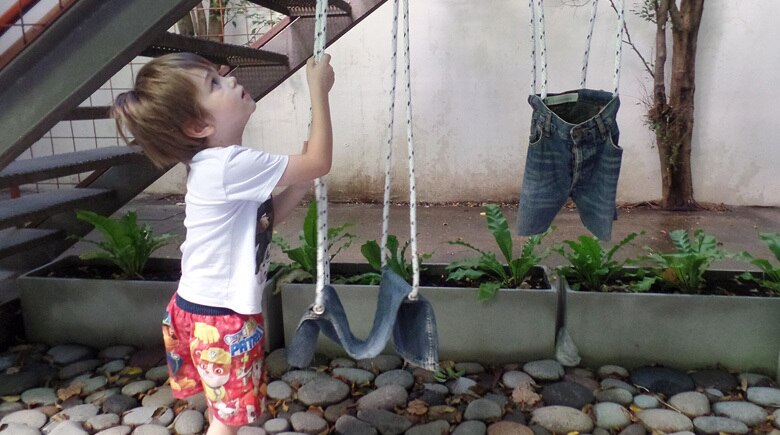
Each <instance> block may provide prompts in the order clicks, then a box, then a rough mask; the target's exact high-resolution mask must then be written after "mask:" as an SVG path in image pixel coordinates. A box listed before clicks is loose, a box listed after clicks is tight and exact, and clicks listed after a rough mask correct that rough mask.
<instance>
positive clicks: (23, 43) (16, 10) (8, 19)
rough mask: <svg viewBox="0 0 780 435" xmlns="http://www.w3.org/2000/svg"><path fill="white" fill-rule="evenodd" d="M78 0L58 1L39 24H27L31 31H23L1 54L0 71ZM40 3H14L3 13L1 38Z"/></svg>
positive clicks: (27, 0)
mask: <svg viewBox="0 0 780 435" xmlns="http://www.w3.org/2000/svg"><path fill="white" fill-rule="evenodd" d="M76 1H78V0H58V1H57V2H56V4H55V5H53V6H52V8H51V9H50V10H49V11H48V12H46V14H44V15H43V17H41V19H39V20H38V21H37V22H35V23H31V24H27V23H25V26H30V29H28V30H25V29H22V36H21V37H20V38H19V39H17V40H16V41H15V42H14V43H13V44H11V45H10V46H9V47H8V48H7V49H6V50H5V51H3V52H2V53H0V69H2V68H4V67H5V66H6V65H8V63H9V62H11V60H13V58H14V57H16V56H17V55H18V54H19V53H21V52H22V50H24V49H25V47H27V46H28V45H30V43H31V42H32V41H33V40H35V38H37V37H38V36H39V35H40V34H41V33H43V31H44V30H45V29H46V27H48V26H49V25H51V23H53V22H54V21H55V20H56V19H57V18H59V17H60V16H61V15H62V14H63V13H64V12H65V11H66V10H68V8H70V7H71V6H72V5H73V4H74V3H76ZM38 3H40V0H17V1H16V2H15V3H14V6H12V7H11V8H9V9H8V10H7V11H6V12H5V13H3V15H2V17H0V24H2V26H3V27H2V28H3V31H2V32H0V36H2V34H3V33H4V32H5V31H6V30H7V29H9V28H11V26H13V24H14V23H16V21H18V20H19V19H20V18H21V17H22V15H20V12H21V14H24V13H26V12H29V10H30V9H31V8H32V7H34V6H36V5H37V4H38Z"/></svg>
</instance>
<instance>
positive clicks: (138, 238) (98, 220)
mask: <svg viewBox="0 0 780 435" xmlns="http://www.w3.org/2000/svg"><path fill="white" fill-rule="evenodd" d="M76 218H77V219H79V220H82V221H85V222H89V223H90V224H92V226H94V227H95V229H96V230H98V231H99V232H100V233H101V234H102V235H103V240H101V241H98V242H95V241H92V240H87V239H83V238H82V239H81V240H82V241H84V242H87V243H92V244H94V245H96V246H97V247H98V248H100V250H99V251H94V252H89V253H86V254H82V255H81V256H80V258H81V259H82V260H93V259H101V260H108V261H110V262H112V263H114V264H115V265H116V266H117V267H119V268H120V269H121V270H122V278H130V277H136V278H141V279H143V275H142V273H143V270H144V267H145V266H146V262H147V261H148V260H149V257H150V256H151V255H152V253H153V252H154V251H156V250H158V249H160V248H161V247H163V246H165V245H167V244H168V243H169V240H170V238H171V237H172V236H171V235H170V234H163V235H160V236H154V235H153V234H152V227H151V226H149V225H146V224H144V225H139V224H138V219H137V216H136V213H135V212H134V211H128V212H127V213H125V215H124V216H122V217H120V218H111V217H106V216H101V215H99V214H97V213H94V212H91V211H88V210H78V211H76Z"/></svg>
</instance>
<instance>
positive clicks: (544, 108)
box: [528, 89, 620, 140]
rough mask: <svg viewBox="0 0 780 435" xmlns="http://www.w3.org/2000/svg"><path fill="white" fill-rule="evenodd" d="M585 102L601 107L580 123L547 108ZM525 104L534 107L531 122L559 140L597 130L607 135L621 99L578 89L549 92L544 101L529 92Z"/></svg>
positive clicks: (595, 91)
mask: <svg viewBox="0 0 780 435" xmlns="http://www.w3.org/2000/svg"><path fill="white" fill-rule="evenodd" d="M573 102H577V103H585V104H588V103H589V104H593V105H599V106H601V109H600V110H599V111H598V113H596V114H595V115H594V116H592V117H589V118H588V119H586V120H585V121H582V122H580V123H576V124H574V123H571V122H568V121H566V120H564V119H562V118H561V117H560V116H559V115H558V114H557V113H555V112H554V111H553V110H552V109H551V108H550V107H552V106H555V105H558V104H565V103H573ZM528 103H529V104H530V105H531V107H532V108H533V121H532V122H533V123H534V124H536V125H537V127H538V128H539V129H540V130H542V132H543V133H544V135H545V136H547V137H550V136H557V137H559V138H561V139H565V140H571V138H572V137H576V136H583V135H585V134H587V133H588V132H591V133H592V134H596V133H598V134H599V135H600V136H601V137H602V138H606V137H607V135H608V134H609V132H610V128H611V127H612V125H613V124H616V123H617V120H616V118H617V112H618V109H619V108H620V99H619V98H618V96H617V95H615V94H612V93H610V92H606V91H601V90H595V89H577V90H573V91H566V92H561V93H558V94H548V96H547V98H546V99H545V100H542V98H541V97H540V96H539V95H530V96H529V97H528Z"/></svg>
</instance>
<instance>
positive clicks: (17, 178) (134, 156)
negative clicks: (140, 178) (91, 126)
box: [0, 146, 144, 188]
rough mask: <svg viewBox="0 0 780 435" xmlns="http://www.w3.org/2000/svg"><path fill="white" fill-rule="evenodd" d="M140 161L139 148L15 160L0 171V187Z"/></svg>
mask: <svg viewBox="0 0 780 435" xmlns="http://www.w3.org/2000/svg"><path fill="white" fill-rule="evenodd" d="M143 158H144V157H143V155H142V154H141V149H140V148H139V147H134V146H133V147H130V146H115V147H102V148H95V149H91V150H84V151H76V152H72V153H66V154H56V155H53V156H46V157H36V158H33V159H27V160H16V161H14V162H12V163H11V164H9V165H8V166H6V167H5V168H3V170H1V171H0V188H3V187H8V186H19V185H22V184H27V183H35V182H38V181H42V180H49V179H52V178H56V177H62V176H65V175H71V174H78V173H81V172H88V171H92V170H95V169H101V168H107V167H109V166H114V165H120V164H127V163H132V162H135V161H138V160H139V159H143Z"/></svg>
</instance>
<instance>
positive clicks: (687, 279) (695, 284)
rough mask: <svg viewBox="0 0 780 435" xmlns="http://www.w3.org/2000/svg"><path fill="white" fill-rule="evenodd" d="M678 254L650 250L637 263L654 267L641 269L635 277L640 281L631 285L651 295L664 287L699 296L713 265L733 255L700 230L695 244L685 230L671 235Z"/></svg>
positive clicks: (696, 232)
mask: <svg viewBox="0 0 780 435" xmlns="http://www.w3.org/2000/svg"><path fill="white" fill-rule="evenodd" d="M669 236H670V238H671V239H672V244H673V245H674V248H675V252H671V253H665V252H658V251H655V250H653V249H650V248H647V247H646V248H645V249H646V250H647V251H648V254H647V255H644V256H642V257H640V258H639V259H637V262H644V261H646V262H649V263H651V264H652V266H650V267H642V268H640V269H639V270H638V271H637V273H636V274H635V277H636V278H638V281H637V282H635V283H633V284H631V289H632V290H635V291H648V290H650V288H651V287H652V286H653V285H654V284H656V283H661V284H662V285H663V286H664V287H665V288H668V289H673V290H679V291H680V292H682V293H699V292H700V291H701V290H702V289H703V288H704V284H705V281H704V271H705V270H707V269H708V268H709V267H710V265H711V264H712V263H713V262H715V261H717V260H721V259H723V258H725V257H727V256H729V254H727V253H726V252H725V251H723V250H722V249H720V248H719V247H718V242H717V241H716V240H715V237H714V236H712V235H711V234H707V233H706V232H704V230H701V229H698V230H696V231H695V232H694V235H693V240H691V238H690V236H689V235H688V232H687V231H685V230H674V231H672V232H671V233H669Z"/></svg>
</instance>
